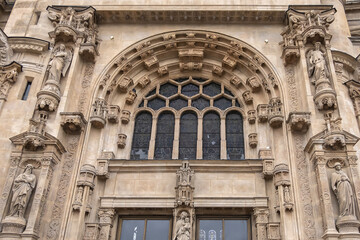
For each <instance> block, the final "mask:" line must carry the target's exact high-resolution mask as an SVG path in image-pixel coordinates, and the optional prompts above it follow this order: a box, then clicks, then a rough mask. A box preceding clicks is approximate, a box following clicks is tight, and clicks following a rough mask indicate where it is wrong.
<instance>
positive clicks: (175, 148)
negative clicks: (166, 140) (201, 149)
mask: <svg viewBox="0 0 360 240" xmlns="http://www.w3.org/2000/svg"><path fill="white" fill-rule="evenodd" d="M179 136H180V117H178V116H177V117H175V129H174V142H173V152H172V159H179Z"/></svg>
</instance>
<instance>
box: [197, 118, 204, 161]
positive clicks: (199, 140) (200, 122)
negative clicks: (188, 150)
mask: <svg viewBox="0 0 360 240" xmlns="http://www.w3.org/2000/svg"><path fill="white" fill-rule="evenodd" d="M202 138H203V118H202V117H199V118H198V131H197V145H196V159H202V156H203V152H202Z"/></svg>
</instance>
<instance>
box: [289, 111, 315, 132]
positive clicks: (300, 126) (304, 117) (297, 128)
mask: <svg viewBox="0 0 360 240" xmlns="http://www.w3.org/2000/svg"><path fill="white" fill-rule="evenodd" d="M286 122H287V123H288V124H289V126H290V129H291V131H292V132H299V133H306V132H307V131H308V129H309V126H310V124H311V121H310V112H291V113H289V117H288V119H287V121H286Z"/></svg>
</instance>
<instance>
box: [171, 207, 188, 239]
mask: <svg viewBox="0 0 360 240" xmlns="http://www.w3.org/2000/svg"><path fill="white" fill-rule="evenodd" d="M190 229H191V224H190V217H189V214H188V213H187V212H185V211H183V212H181V214H180V219H179V220H177V222H176V225H175V233H176V235H175V238H174V240H190Z"/></svg>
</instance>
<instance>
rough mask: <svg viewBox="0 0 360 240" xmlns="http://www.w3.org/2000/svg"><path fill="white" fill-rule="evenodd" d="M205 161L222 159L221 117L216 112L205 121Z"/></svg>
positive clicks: (210, 114)
mask: <svg viewBox="0 0 360 240" xmlns="http://www.w3.org/2000/svg"><path fill="white" fill-rule="evenodd" d="M203 159H220V117H219V115H218V114H217V113H215V112H208V113H206V114H205V116H204V119H203Z"/></svg>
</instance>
